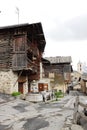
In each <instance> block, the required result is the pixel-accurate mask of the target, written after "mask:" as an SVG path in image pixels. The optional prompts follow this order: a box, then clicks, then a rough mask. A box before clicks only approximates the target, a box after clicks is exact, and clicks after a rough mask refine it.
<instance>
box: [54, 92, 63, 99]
mask: <svg viewBox="0 0 87 130" xmlns="http://www.w3.org/2000/svg"><path fill="white" fill-rule="evenodd" d="M55 97H56V98H60V97H63V92H62V91H60V90H59V91H58V92H55Z"/></svg>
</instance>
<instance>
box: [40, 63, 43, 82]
mask: <svg viewBox="0 0 87 130" xmlns="http://www.w3.org/2000/svg"><path fill="white" fill-rule="evenodd" d="M42 73H43V68H42V62H40V80H41V79H42Z"/></svg>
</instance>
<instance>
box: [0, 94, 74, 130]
mask: <svg viewBox="0 0 87 130" xmlns="http://www.w3.org/2000/svg"><path fill="white" fill-rule="evenodd" d="M10 99H11V98H10ZM5 101H6V99H4V102H3V103H1V104H0V130H61V128H62V127H63V125H64V122H65V120H66V118H67V117H70V118H71V117H72V115H73V108H74V107H73V103H74V101H75V96H70V95H68V96H65V97H64V98H63V99H62V100H59V101H55V102H48V103H31V102H28V101H24V100H20V99H13V100H12V99H11V101H9V102H5Z"/></svg>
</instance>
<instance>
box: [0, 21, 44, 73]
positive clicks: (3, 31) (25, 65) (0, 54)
mask: <svg viewBox="0 0 87 130" xmlns="http://www.w3.org/2000/svg"><path fill="white" fill-rule="evenodd" d="M44 47H45V38H44V35H43V30H42V26H41V23H38V24H31V25H29V24H26V25H18V26H11V27H9V26H8V27H2V28H0V70H8V69H12V70H13V71H21V70H31V71H32V72H33V73H34V72H35V73H36V72H38V71H39V63H40V61H41V57H42V53H43V50H44ZM38 73H39V72H38Z"/></svg>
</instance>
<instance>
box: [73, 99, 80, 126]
mask: <svg viewBox="0 0 87 130" xmlns="http://www.w3.org/2000/svg"><path fill="white" fill-rule="evenodd" d="M78 105H79V96H77V97H76V102H75V104H74V114H73V123H75V124H77V113H78Z"/></svg>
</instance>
